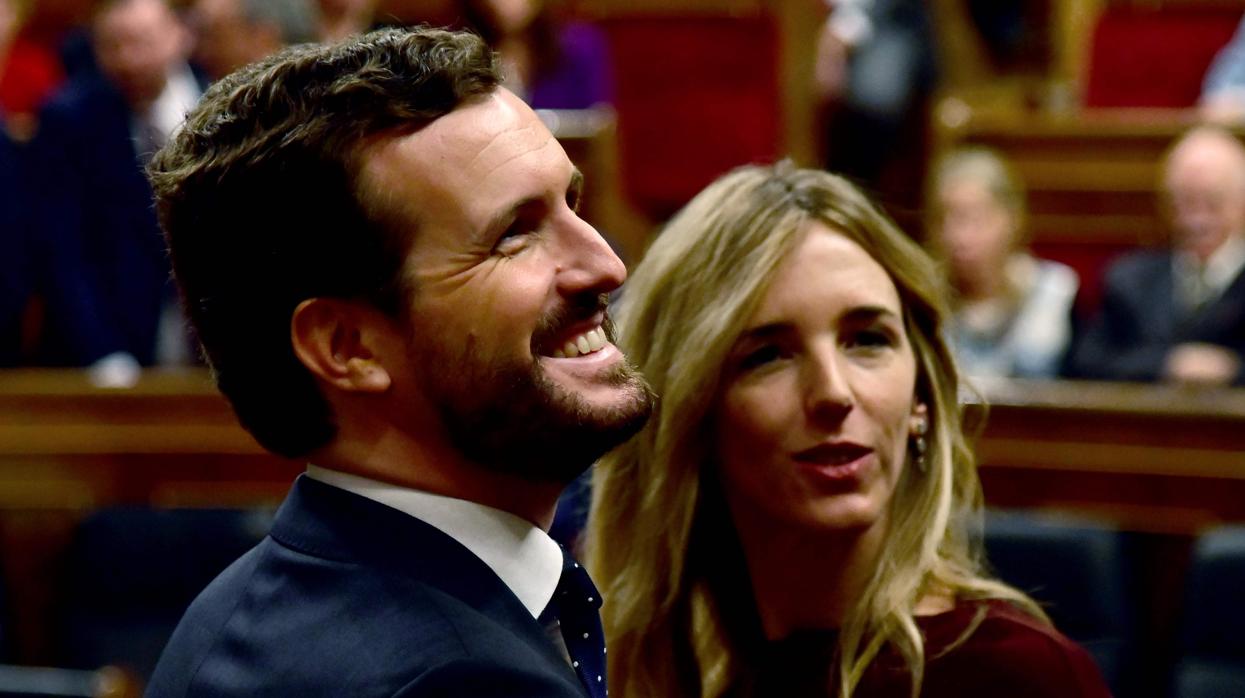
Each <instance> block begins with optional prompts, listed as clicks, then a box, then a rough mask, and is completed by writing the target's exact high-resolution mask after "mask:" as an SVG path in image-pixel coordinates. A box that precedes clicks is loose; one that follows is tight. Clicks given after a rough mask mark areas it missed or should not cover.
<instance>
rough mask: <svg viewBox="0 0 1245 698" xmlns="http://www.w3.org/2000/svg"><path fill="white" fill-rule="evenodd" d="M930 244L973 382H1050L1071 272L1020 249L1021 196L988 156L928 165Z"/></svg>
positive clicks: (1061, 350) (960, 154)
mask: <svg viewBox="0 0 1245 698" xmlns="http://www.w3.org/2000/svg"><path fill="white" fill-rule="evenodd" d="M929 191H930V197H931V201H930V205H929V209H930V212H931V220H930V235H929V240H930V245H931V247H932V249H933V252H934V254H935V256H936V257H938V258H940V259H941V260H943V262H944V263H945V267H946V273H947V276H948V279H949V281H950V283H951V287H952V291H953V295H952V323H951V326H950V328H949V332H950V336H951V343H952V345H953V347H954V351H955V354H956V358H957V359H958V360H959V363H960V367H961V368H962V369H963V370H964V372H965V373H966V374H968V375H969V376H972V377H1007V376H1014V377H1021V378H1053V377H1054V376H1056V375H1057V374H1058V372H1059V367H1060V364H1061V363H1062V361H1063V357H1064V354H1065V353H1066V352H1067V349H1068V342H1069V339H1070V337H1071V335H1072V305H1073V302H1074V301H1075V299H1076V291H1077V286H1078V280H1077V277H1076V272H1074V271H1072V269H1070V268H1068V267H1066V266H1064V265H1062V264H1058V263H1056V262H1051V261H1047V260H1039V259H1036V258H1034V257H1033V256H1031V255H1030V254H1029V253H1028V252H1026V251H1025V249H1024V246H1025V238H1024V235H1023V230H1024V223H1025V194H1024V188H1023V186H1022V185H1021V183H1020V180H1019V179H1018V178H1017V177H1016V175H1015V173H1013V172H1012V171H1011V168H1009V167H1008V166H1007V164H1006V163H1005V162H1004V161H1003V160H1002V158H1000V157H999V156H998V155H996V154H995V153H994V152H992V151H990V150H986V149H984V148H971V149H965V150H959V151H956V152H953V153H951V154H950V155H948V156H947V157H945V158H943V159H942V160H941V161H940V162H939V163H938V165H937V166H936V167H935V169H934V173H933V177H932V183H931V186H930V188H929Z"/></svg>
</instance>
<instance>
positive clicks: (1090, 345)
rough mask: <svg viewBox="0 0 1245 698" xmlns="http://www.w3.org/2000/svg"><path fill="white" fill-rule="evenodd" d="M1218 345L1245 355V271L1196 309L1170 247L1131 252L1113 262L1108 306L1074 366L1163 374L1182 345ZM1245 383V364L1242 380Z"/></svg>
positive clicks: (1102, 374)
mask: <svg viewBox="0 0 1245 698" xmlns="http://www.w3.org/2000/svg"><path fill="white" fill-rule="evenodd" d="M1184 342H1205V343H1209V344H1217V345H1219V346H1222V347H1226V348H1228V349H1231V350H1232V351H1234V352H1236V353H1237V355H1239V356H1241V357H1243V358H1245V273H1242V274H1239V275H1238V276H1237V278H1236V279H1234V280H1233V281H1232V283H1231V284H1229V285H1228V287H1227V289H1225V290H1224V292H1223V294H1221V295H1220V296H1219V297H1218V298H1216V299H1214V300H1212V301H1210V302H1208V303H1207V304H1206V306H1205V307H1203V308H1201V309H1200V310H1199V311H1198V312H1197V313H1192V314H1191V313H1190V312H1189V311H1188V310H1186V309H1185V308H1184V307H1183V306H1182V305H1181V302H1180V300H1179V299H1178V297H1177V291H1176V278H1175V272H1174V271H1173V269H1172V255H1171V253H1170V252H1155V251H1145V252H1136V253H1132V254H1129V255H1127V256H1125V257H1123V258H1121V259H1120V260H1119V261H1118V262H1115V263H1114V264H1112V265H1111V266H1110V267H1108V268H1107V272H1106V276H1105V278H1104V281H1103V299H1102V308H1101V310H1100V311H1099V314H1098V317H1096V318H1095V319H1094V321H1093V323H1092V324H1091V325H1090V326H1089V328H1088V329H1087V330H1086V332H1085V334H1084V336H1083V337H1081V339H1080V340H1079V341H1078V342H1077V343H1076V347H1075V349H1074V350H1073V354H1072V356H1071V358H1070V360H1069V369H1070V370H1069V373H1070V374H1071V375H1073V376H1076V377H1081V378H1098V379H1105V380H1129V381H1154V380H1158V379H1159V378H1160V376H1161V374H1162V371H1163V365H1164V363H1165V362H1166V359H1167V353H1168V352H1169V351H1170V350H1171V349H1172V348H1173V347H1175V346H1176V345H1177V344H1181V343H1184ZM1243 382H1245V371H1242V373H1241V374H1240V375H1238V376H1237V379H1236V383H1237V384H1241V383H1243Z"/></svg>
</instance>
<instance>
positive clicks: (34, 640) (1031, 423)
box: [0, 370, 1245, 662]
mask: <svg viewBox="0 0 1245 698" xmlns="http://www.w3.org/2000/svg"><path fill="white" fill-rule="evenodd" d="M980 389H981V392H982V394H983V395H985V396H986V399H987V401H988V402H989V403H990V406H989V409H988V415H989V416H988V421H987V422H986V424H985V426H984V428H983V429H982V430H981V432H980V435H979V436H978V437H977V439H976V441H975V443H976V448H977V452H978V454H979V460H980V473H981V477H982V481H983V485H984V487H985V492H986V500H987V503H988V504H990V505H992V506H998V507H1022V508H1038V509H1047V510H1062V511H1071V512H1076V513H1079V514H1081V515H1089V516H1092V517H1097V518H1100V519H1103V520H1105V521H1109V522H1113V523H1116V524H1118V525H1121V526H1123V527H1125V528H1127V529H1131V530H1137V531H1144V532H1152V533H1163V534H1171V535H1169V536H1168V537H1169V538H1171V537H1180V538H1182V539H1187V537H1188V536H1190V535H1192V534H1195V533H1196V532H1198V531H1199V530H1201V529H1202V528H1204V527H1206V526H1209V525H1212V524H1214V523H1218V522H1224V521H1237V522H1240V521H1245V391H1232V390H1217V391H1190V390H1182V389H1178V388H1172V387H1163V386H1143V385H1119V384H1099V383H1034V382H1017V381H1006V382H997V383H989V384H984V385H981V386H980ZM966 410H967V413H968V416H969V418H970V419H969V421H978V422H979V421H980V417H981V415H982V414H983V411H982V408H981V406H980V404H978V403H971V404H969V405H968V406H967V408H966ZM302 469H303V464H302V463H299V462H296V461H290V460H286V459H283V458H278V457H276V456H272V455H270V454H267V453H265V452H264V451H263V450H262V449H261V448H260V447H259V445H258V444H257V443H256V442H255V441H254V439H252V438H251V436H250V435H249V434H247V433H246V432H245V431H244V430H243V429H242V428H241V427H239V426H238V425H237V424H236V422H235V421H234V417H233V414H232V412H231V411H230V408H229V406H228V404H227V403H226V401H225V400H224V399H223V398H222V397H221V396H220V395H219V394H218V393H217V392H216V390H215V388H214V387H213V385H212V383H211V381H210V378H209V377H208V375H207V373H206V372H203V371H180V372H149V373H146V374H144V375H143V376H142V378H141V380H140V381H139V383H138V384H137V385H136V386H135V387H134V388H131V389H102V388H96V387H93V386H92V385H91V384H90V383H89V381H88V380H87V378H86V377H85V374H83V373H79V372H77V371H49V370H20V371H8V372H0V566H3V569H4V573H5V576H6V577H7V581H8V585H9V591H10V594H11V598H12V601H13V604H12V605H13V611H14V613H15V615H16V618H15V627H14V633H13V634H14V635H15V640H16V644H17V646H18V650H19V655H18V658H19V660H21V661H24V662H40V661H48V660H50V659H51V658H52V657H51V656H50V652H49V647H50V645H49V643H50V638H49V637H48V635H47V633H48V630H47V628H48V623H47V619H48V618H49V617H50V614H51V613H52V612H53V610H54V609H55V604H56V599H55V596H54V591H53V589H54V585H53V584H52V580H53V579H54V578H55V570H56V567H55V560H56V556H57V554H58V553H59V551H60V550H62V549H63V548H64V546H65V545H66V543H67V541H68V540H69V537H70V534H71V533H72V531H73V528H74V526H75V525H76V523H77V522H78V520H79V519H80V518H81V517H82V516H83V515H84V514H86V513H87V512H89V511H91V510H92V509H95V508H99V507H105V506H111V505H116V504H137V505H150V506H157V507H171V506H243V505H256V504H268V505H271V504H276V503H277V502H279V501H280V499H281V498H282V496H283V495H284V493H285V491H286V489H287V488H288V487H289V485H290V483H291V481H292V480H293V478H294V477H295V476H296V475H297V474H298V473H299V472H300V471H301V470H302ZM1173 574H1174V573H1173Z"/></svg>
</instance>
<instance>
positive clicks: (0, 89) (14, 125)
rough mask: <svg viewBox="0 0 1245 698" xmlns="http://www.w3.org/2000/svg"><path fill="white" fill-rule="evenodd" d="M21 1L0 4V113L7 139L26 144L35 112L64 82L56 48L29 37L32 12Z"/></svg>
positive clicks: (29, 5)
mask: <svg viewBox="0 0 1245 698" xmlns="http://www.w3.org/2000/svg"><path fill="white" fill-rule="evenodd" d="M34 9H37V8H36V6H34V5H33V4H32V3H30V2H25V1H23V0H0V112H2V113H3V114H4V124H5V128H6V131H7V132H8V133H9V135H10V136H11V137H12V138H14V139H16V140H18V141H26V140H29V139H30V138H31V137H32V136H33V135H34V133H35V130H36V127H37V125H38V124H37V118H36V116H37V114H38V111H39V108H40V107H41V106H43V103H44V101H45V100H47V98H48V97H49V96H50V95H51V94H52V93H53V92H54V91H55V90H56V89H57V88H58V87H59V86H60V85H61V83H62V82H64V80H65V70H64V67H63V66H62V65H61V60H60V56H58V55H57V52H56V47H55V46H54V45H52V44H51V43H50V41H49V38H48V37H37V36H34V35H32V34H31V27H30V26H29V25H28V24H27V21H28V20H29V18H30V15H31V12H32V10H34Z"/></svg>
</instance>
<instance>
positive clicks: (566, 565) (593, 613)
mask: <svg viewBox="0 0 1245 698" xmlns="http://www.w3.org/2000/svg"><path fill="white" fill-rule="evenodd" d="M600 609H601V594H600V593H599V592H597V587H596V585H594V584H593V583H592V579H591V578H589V577H588V572H587V571H586V570H584V568H583V566H581V565H580V564H579V563H578V562H575V559H574V558H572V557H571V556H570V553H568V552H566V549H565V548H563V549H562V577H561V578H560V579H558V588H557V590H556V591H554V592H553V598H552V599H551V600H550V601H549V605H548V606H546V607H545V611H544V612H543V613H541V614H540V621H541V622H542V623H544V624H546V625H549V624H550V623H553V622H555V621H556V622H557V623H558V626H559V628H560V629H561V631H562V641H563V642H564V643H566V652H567V654H569V655H570V658H571V666H572V667H574V668H575V673H577V674H578V675H579V680H580V681H582V682H583V684H584V686H585V687H587V689H588V694H589V695H591V696H592V698H605V695H606V693H607V691H606V688H605V633H604V632H603V631H602V630H601V613H600Z"/></svg>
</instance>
